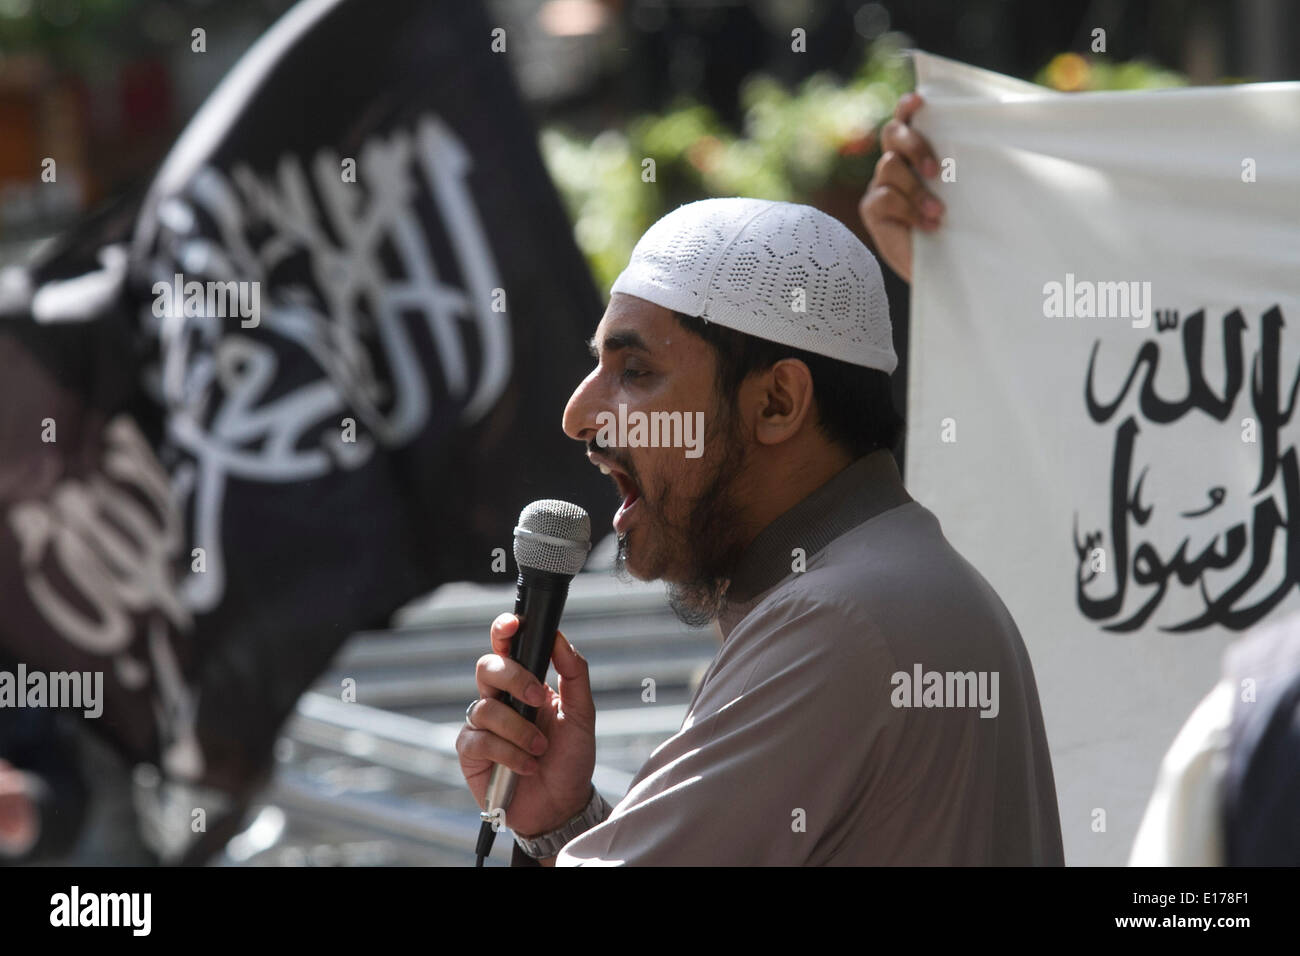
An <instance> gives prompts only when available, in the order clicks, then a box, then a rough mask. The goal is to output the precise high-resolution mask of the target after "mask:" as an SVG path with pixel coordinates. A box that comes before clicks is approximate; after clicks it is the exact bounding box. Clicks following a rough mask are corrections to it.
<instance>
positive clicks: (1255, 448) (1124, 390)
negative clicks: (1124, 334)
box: [1074, 305, 1300, 632]
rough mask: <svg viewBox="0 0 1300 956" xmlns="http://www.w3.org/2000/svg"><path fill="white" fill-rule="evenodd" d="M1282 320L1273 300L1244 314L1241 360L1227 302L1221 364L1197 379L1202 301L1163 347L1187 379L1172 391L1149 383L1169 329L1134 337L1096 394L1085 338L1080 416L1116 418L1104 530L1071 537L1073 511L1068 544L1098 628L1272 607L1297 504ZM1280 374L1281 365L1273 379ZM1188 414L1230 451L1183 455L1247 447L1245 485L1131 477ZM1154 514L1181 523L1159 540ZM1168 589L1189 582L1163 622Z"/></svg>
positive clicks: (1183, 623)
mask: <svg viewBox="0 0 1300 956" xmlns="http://www.w3.org/2000/svg"><path fill="white" fill-rule="evenodd" d="M1178 324H1179V323H1178V315H1177V313H1176V312H1168V311H1167V312H1164V313H1157V328H1158V329H1159V330H1160V331H1161V332H1162V333H1164V332H1168V333H1175V334H1176V333H1177V330H1178ZM1284 324H1285V323H1284V321H1283V316H1282V310H1281V308H1280V306H1278V305H1274V306H1273V307H1272V308H1269V309H1268V310H1267V311H1265V312H1264V313H1263V315H1262V316H1261V317H1260V319H1259V322H1258V325H1257V329H1258V332H1257V334H1258V344H1257V346H1256V347H1255V349H1254V351H1253V352H1252V354H1251V355H1250V356H1249V357H1248V356H1247V355H1246V352H1245V347H1246V346H1245V341H1244V340H1245V339H1246V337H1247V335H1248V334H1249V333H1250V331H1251V330H1250V329H1249V327H1248V323H1247V321H1246V319H1245V317H1244V316H1243V315H1242V313H1241V311H1240V310H1239V309H1238V310H1233V311H1232V312H1229V313H1228V314H1227V315H1225V316H1224V318H1223V322H1222V336H1223V340H1222V356H1223V363H1222V370H1221V375H1219V374H1210V375H1208V376H1207V369H1206V359H1205V354H1204V346H1205V314H1204V310H1199V311H1197V312H1195V313H1193V314H1191V315H1189V316H1188V317H1187V318H1186V320H1185V321H1184V322H1183V323H1182V329H1181V335H1180V336H1179V341H1180V345H1181V352H1182V354H1181V356H1175V361H1177V359H1178V358H1181V360H1182V361H1183V362H1184V363H1185V372H1186V377H1187V386H1186V389H1185V392H1183V393H1182V394H1177V395H1174V394H1168V390H1166V393H1164V394H1162V393H1161V391H1160V390H1159V389H1158V388H1157V386H1156V377H1157V371H1158V369H1159V368H1160V362H1161V359H1162V358H1164V359H1166V361H1168V359H1169V357H1170V356H1169V355H1168V352H1169V351H1171V348H1170V347H1171V346H1173V339H1174V337H1175V336H1174V334H1169V335H1161V336H1160V337H1159V338H1151V339H1147V340H1146V341H1145V342H1143V344H1142V345H1141V346H1140V347H1139V349H1138V351H1137V354H1136V356H1135V357H1134V358H1133V360H1132V363H1131V365H1130V366H1129V368H1128V372H1127V375H1126V376H1125V377H1124V379H1123V381H1122V384H1121V385H1120V387H1119V388H1118V389H1116V390H1113V391H1112V392H1111V393H1110V394H1107V395H1099V394H1098V392H1099V388H1098V385H1097V381H1096V380H1097V378H1098V377H1099V376H1098V353H1099V350H1100V347H1101V341H1100V340H1098V341H1096V342H1095V343H1094V344H1093V348H1092V354H1091V356H1090V357H1089V360H1088V371H1087V379H1086V383H1085V387H1084V400H1085V402H1086V405H1087V411H1088V415H1089V417H1090V418H1091V419H1092V421H1093V422H1095V423H1096V424H1098V425H1113V426H1114V427H1115V432H1114V445H1113V453H1112V456H1111V467H1110V489H1109V497H1110V516H1109V530H1108V531H1103V530H1100V529H1097V530H1092V531H1088V532H1085V533H1083V534H1082V536H1081V535H1080V531H1079V515H1078V513H1077V512H1076V514H1075V529H1074V549H1075V555H1076V557H1077V560H1078V573H1077V589H1076V594H1077V601H1078V606H1079V610H1080V611H1082V612H1083V614H1084V615H1085V616H1086V617H1087V618H1089V619H1090V620H1093V621H1099V622H1106V623H1105V624H1104V625H1103V627H1104V629H1105V630H1108V631H1134V630H1137V629H1138V628H1141V627H1143V626H1145V625H1147V624H1148V622H1151V623H1153V624H1156V625H1157V626H1158V627H1159V629H1160V630H1164V631H1178V632H1183V631H1195V630H1201V629H1204V628H1208V627H1212V626H1215V625H1219V626H1223V627H1226V628H1229V629H1231V630H1242V629H1245V628H1248V627H1250V626H1251V625H1253V624H1255V623H1256V622H1258V621H1259V620H1260V619H1261V618H1263V617H1264V616H1265V615H1267V614H1268V613H1269V612H1270V611H1271V610H1273V608H1275V607H1276V606H1277V605H1278V604H1280V603H1281V602H1282V601H1283V600H1284V599H1285V598H1286V597H1287V596H1288V595H1289V594H1290V593H1291V590H1292V588H1293V587H1294V586H1295V585H1296V583H1297V581H1298V580H1300V533H1297V531H1298V530H1300V529H1298V528H1297V525H1296V524H1295V523H1294V522H1293V521H1292V520H1291V516H1292V515H1294V514H1300V469H1298V467H1297V458H1296V447H1295V442H1294V437H1295V436H1294V435H1293V434H1291V433H1289V432H1288V430H1287V427H1286V426H1288V425H1289V424H1290V423H1291V419H1292V416H1293V414H1294V412H1295V407H1296V406H1295V403H1296V393H1297V389H1300V370H1289V369H1288V370H1284V369H1283V368H1282V357H1281V352H1282V350H1281V345H1282V329H1283V327H1284ZM1162 345H1163V346H1164V348H1163V350H1162ZM1173 347H1174V348H1177V346H1173ZM1247 358H1249V366H1247ZM1247 369H1249V382H1248V380H1247ZM1215 371H1216V372H1217V371H1218V370H1217V369H1216V370H1215ZM1284 371H1290V372H1291V373H1292V374H1291V377H1290V378H1289V380H1287V381H1285V382H1284V380H1283V375H1284ZM1247 384H1249V388H1248V390H1247ZM1243 392H1244V393H1245V394H1243ZM1239 398H1240V399H1242V401H1241V407H1240V408H1239V407H1238V399H1239ZM1126 401H1128V403H1129V404H1128V406H1127V407H1128V408H1130V409H1132V407H1133V405H1134V403H1135V404H1136V414H1134V413H1130V414H1128V415H1124V416H1121V415H1120V409H1121V407H1122V406H1125V403H1126ZM1198 414H1199V415H1204V416H1209V418H1210V419H1212V420H1213V421H1214V422H1217V423H1221V424H1222V426H1223V427H1222V430H1221V431H1220V432H1219V434H1221V436H1222V442H1223V443H1227V442H1233V443H1239V444H1236V445H1234V446H1233V447H1231V448H1229V447H1227V446H1226V444H1224V445H1219V444H1217V439H1216V444H1215V445H1210V444H1206V445H1205V446H1204V447H1199V446H1198V447H1197V448H1196V449H1195V454H1196V455H1197V456H1205V457H1206V460H1209V459H1210V458H1212V457H1213V456H1215V455H1225V454H1229V453H1237V452H1238V450H1239V449H1248V450H1249V453H1250V455H1251V456H1252V458H1253V459H1254V460H1253V467H1255V468H1256V469H1257V470H1256V480H1255V483H1254V486H1253V487H1250V488H1248V487H1241V488H1234V487H1230V486H1227V485H1225V484H1217V483H1216V484H1212V485H1210V486H1209V487H1206V488H1199V487H1197V486H1196V484H1195V481H1194V480H1192V481H1191V487H1192V489H1193V490H1192V496H1193V500H1183V499H1182V496H1181V495H1179V496H1177V500H1173V499H1171V498H1167V497H1160V496H1158V495H1156V494H1153V493H1152V492H1151V491H1150V489H1149V486H1148V487H1144V485H1145V484H1146V483H1147V479H1148V478H1149V477H1150V476H1151V474H1152V472H1151V469H1152V467H1153V466H1155V467H1159V465H1160V464H1161V462H1160V461H1159V460H1155V459H1152V457H1151V454H1150V449H1149V448H1145V455H1144V443H1149V442H1150V441H1151V440H1152V439H1153V437H1158V436H1159V435H1160V434H1161V432H1162V431H1163V430H1168V429H1170V428H1172V427H1173V426H1175V424H1176V423H1179V422H1180V421H1183V420H1185V419H1186V418H1187V417H1189V416H1194V415H1198ZM1143 462H1145V463H1143ZM1135 471H1136V474H1135ZM1180 480H1184V479H1182V478H1181V477H1180ZM1185 483H1186V481H1185ZM1197 496H1200V497H1199V498H1197ZM1247 501H1248V502H1249V511H1248V512H1242V511H1240V510H1238V511H1237V512H1236V514H1237V515H1242V516H1243V517H1242V518H1241V520H1237V521H1235V522H1234V523H1232V524H1230V525H1229V526H1226V527H1224V526H1223V525H1224V523H1225V521H1229V520H1231V511H1230V509H1228V508H1226V507H1225V503H1227V502H1231V503H1234V504H1235V505H1236V506H1237V507H1238V509H1240V508H1241V507H1242V506H1243V505H1244V504H1245V503H1246V502H1247ZM1167 512H1170V513H1167ZM1153 515H1156V516H1159V517H1163V518H1165V519H1171V518H1177V519H1182V521H1183V522H1184V523H1183V524H1182V525H1180V527H1182V528H1186V529H1191V530H1190V531H1187V532H1186V533H1181V534H1180V538H1179V539H1178V540H1173V539H1166V538H1165V536H1163V535H1161V534H1159V533H1157V532H1156V530H1155V528H1156V525H1157V522H1153V521H1152V518H1153ZM1225 516H1227V517H1225ZM1186 522H1192V524H1186ZM1163 527H1166V528H1167V527H1169V523H1168V521H1166V523H1165V524H1164V525H1163ZM1279 554H1280V555H1281V556H1282V558H1281V566H1280V567H1279V566H1278V565H1279V560H1278V558H1279ZM1175 587H1177V588H1182V589H1185V590H1187V591H1190V592H1191V594H1190V595H1189V599H1190V600H1191V601H1192V602H1193V604H1194V605H1196V607H1195V609H1194V610H1193V612H1192V613H1191V614H1190V616H1188V615H1187V614H1185V613H1181V612H1180V613H1178V614H1166V615H1165V617H1167V618H1168V620H1165V619H1162V618H1161V616H1159V615H1157V611H1158V609H1159V608H1160V606H1161V603H1162V601H1164V600H1165V598H1166V597H1167V596H1168V595H1169V594H1170V593H1171V589H1172V588H1175ZM1180 603H1181V602H1180ZM1153 616H1155V617H1156V619H1155V620H1154V621H1153V620H1152V618H1153Z"/></svg>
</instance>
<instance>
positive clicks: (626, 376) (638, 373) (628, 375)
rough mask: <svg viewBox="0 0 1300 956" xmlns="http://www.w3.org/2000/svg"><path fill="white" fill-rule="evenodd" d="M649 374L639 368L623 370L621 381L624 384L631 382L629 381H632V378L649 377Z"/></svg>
mask: <svg viewBox="0 0 1300 956" xmlns="http://www.w3.org/2000/svg"><path fill="white" fill-rule="evenodd" d="M649 374H650V373H649V372H647V371H646V370H645V369H641V368H625V369H623V380H624V381H625V382H626V381H631V380H632V379H634V378H644V377H645V376H647V375H649Z"/></svg>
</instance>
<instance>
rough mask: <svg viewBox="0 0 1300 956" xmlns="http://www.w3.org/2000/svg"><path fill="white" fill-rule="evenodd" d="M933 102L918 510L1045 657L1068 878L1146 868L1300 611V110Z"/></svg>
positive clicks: (916, 416) (935, 96)
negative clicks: (1244, 686) (1181, 766)
mask: <svg viewBox="0 0 1300 956" xmlns="http://www.w3.org/2000/svg"><path fill="white" fill-rule="evenodd" d="M917 83H918V89H919V90H920V92H921V94H922V95H923V96H924V97H925V99H926V105H925V106H924V107H923V108H922V109H921V111H920V112H919V113H918V114H917V116H916V119H915V120H914V124H915V126H916V128H917V129H918V130H920V131H921V132H922V133H923V134H924V135H925V136H926V137H928V138H929V140H930V142H931V144H932V145H933V147H934V150H935V153H936V155H937V156H938V157H939V161H940V164H941V166H942V167H943V169H944V171H943V173H942V174H941V177H940V179H939V180H927V183H929V184H930V186H931V188H932V189H933V190H934V191H935V192H936V194H937V195H938V196H939V197H940V198H941V199H942V200H943V202H944V203H945V205H946V206H947V212H946V214H945V219H944V225H943V226H942V228H941V229H939V230H938V231H937V232H935V233H933V234H929V235H924V234H920V233H918V234H917V236H916V239H915V262H914V270H913V283H912V315H911V344H910V348H911V363H912V364H911V369H910V383H911V384H910V395H909V402H908V417H909V426H908V438H907V484H908V488H909V489H910V491H911V492H912V494H913V495H914V496H915V497H916V498H917V500H919V501H920V502H922V503H923V504H925V505H926V506H927V507H929V508H931V509H932V510H933V511H934V512H935V513H936V514H937V515H938V516H939V519H940V521H941V522H942V523H943V528H944V531H945V533H946V534H947V536H948V538H949V540H951V541H952V543H953V544H954V545H955V546H956V547H957V549H958V550H960V551H961V552H962V553H963V554H964V555H965V556H966V557H967V558H968V559H969V560H970V561H971V562H972V563H973V564H974V565H975V566H976V567H977V568H978V569H979V570H980V571H981V572H982V573H983V574H984V576H985V577H987V578H988V580H989V581H990V583H992V585H993V586H994V588H996V590H997V591H998V593H999V594H1000V595H1001V597H1002V599H1003V600H1004V601H1005V602H1006V604H1007V607H1008V608H1009V609H1010V610H1011V613H1012V614H1013V615H1014V617H1015V619H1016V622H1017V624H1018V625H1019V627H1020V631H1021V634H1022V635H1023V637H1024V640H1025V644H1026V646H1027V647H1028V648H1029V653H1030V656H1031V658H1032V661H1033V664H1034V670H1035V674H1036V676H1037V679H1038V688H1039V692H1040V694H1041V697H1042V705H1043V715H1044V719H1045V721H1046V725H1047V734H1048V739H1049V741H1050V743H1051V749H1052V760H1053V767H1054V770H1055V774H1056V785H1057V792H1058V795H1059V799H1060V809H1061V827H1062V831H1063V835H1064V839H1065V854H1066V861H1067V863H1069V864H1073V865H1079V864H1123V863H1124V862H1125V861H1126V860H1127V858H1128V853H1129V849H1130V847H1131V844H1132V841H1133V836H1134V834H1135V832H1136V830H1137V826H1138V823H1139V822H1140V820H1141V815H1142V811H1143V809H1144V807H1145V804H1146V801H1147V798H1148V797H1149V796H1150V793H1151V790H1152V787H1153V785H1154V783H1155V777H1156V770H1157V768H1158V766H1159V762H1160V759H1161V757H1162V755H1163V754H1164V752H1165V750H1166V749H1167V748H1168V746H1169V744H1170V743H1171V742H1172V740H1173V739H1174V736H1175V734H1176V733H1177V731H1178V728H1179V727H1180V726H1181V725H1182V723H1183V721H1184V720H1185V719H1186V718H1187V717H1188V715H1189V714H1190V713H1191V711H1192V710H1193V708H1194V707H1195V705H1196V704H1197V702H1198V701H1199V700H1200V699H1201V698H1202V697H1203V696H1204V695H1205V694H1206V693H1208V692H1209V690H1210V688H1211V687H1212V686H1213V685H1214V684H1215V682H1216V681H1217V679H1218V677H1219V671H1220V656H1221V654H1222V651H1223V649H1224V647H1225V646H1226V645H1227V644H1228V643H1229V642H1230V641H1231V640H1232V639H1233V638H1234V637H1236V636H1239V635H1240V634H1241V632H1242V631H1243V630H1244V629H1246V628H1248V627H1250V626H1251V625H1252V624H1254V623H1255V622H1257V621H1260V620H1264V619H1266V618H1271V617H1273V616H1276V615H1278V614H1281V613H1284V612H1285V611H1287V610H1289V609H1294V608H1297V607H1300V599H1297V590H1298V589H1297V583H1300V464H1298V459H1297V453H1296V440H1297V438H1300V421H1298V420H1293V415H1292V413H1293V411H1294V410H1295V403H1296V401H1297V387H1298V386H1300V377H1298V376H1300V328H1298V327H1297V326H1300V84H1295V83H1286V84H1258V85H1249V86H1231V87H1213V88H1193V89H1181V90H1164V91H1150V92H1114V93H1110V92H1107V93H1081V94H1069V95H1065V94H1058V93H1054V92H1052V91H1050V90H1046V89H1043V88H1041V87H1037V86H1031V85H1028V84H1023V83H1020V82H1019V81H1016V80H1011V79H1009V78H1007V77H1004V76H999V75H997V74H993V73H987V72H984V71H980V70H975V69H973V68H971V67H967V66H963V65H961V64H957V63H953V62H951V61H948V60H943V59H941V58H937V57H932V56H929V55H926V54H917ZM1288 322H1289V323H1290V325H1288V324H1287V323H1288ZM935 597H936V600H941V599H942V595H936V596H935Z"/></svg>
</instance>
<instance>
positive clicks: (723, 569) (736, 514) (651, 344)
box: [564, 293, 749, 624]
mask: <svg viewBox="0 0 1300 956" xmlns="http://www.w3.org/2000/svg"><path fill="white" fill-rule="evenodd" d="M591 347H592V355H593V357H595V358H596V359H597V362H598V364H597V366H596V368H594V369H593V370H592V372H591V374H590V375H588V376H587V377H586V378H585V379H584V380H583V381H582V383H581V384H580V385H579V386H578V387H577V389H575V390H574V393H573V395H572V397H570V399H569V403H568V405H567V407H566V408H565V410H564V431H565V433H566V434H567V435H568V436H569V437H570V438H575V439H577V440H579V441H582V442H585V443H586V444H587V448H588V457H589V458H591V459H592V461H593V463H595V464H597V465H605V466H608V467H609V468H610V469H611V475H610V477H611V480H612V481H614V482H615V483H616V485H617V488H618V494H619V498H620V501H621V502H622V504H621V505H620V507H619V511H618V513H617V514H616V515H615V517H614V529H615V531H616V532H617V533H618V535H619V559H618V567H619V570H620V571H622V570H623V569H626V570H627V571H629V572H630V573H631V574H632V575H634V576H635V577H638V578H641V579H642V580H646V581H651V580H657V579H662V580H664V581H667V582H669V597H670V601H671V603H672V605H673V609H674V610H675V611H676V612H677V613H678V616H679V617H681V618H682V619H683V620H685V621H687V622H688V623H693V624H703V623H706V622H707V621H709V620H712V619H713V618H714V617H716V615H717V613H718V611H719V610H720V608H721V600H722V597H723V588H722V579H725V578H726V577H727V576H728V575H729V574H730V573H731V571H732V570H733V568H734V566H735V561H736V559H737V558H738V556H739V554H740V551H741V550H743V547H742V545H741V535H742V530H743V513H744V504H745V501H746V489H745V487H744V482H743V478H742V476H743V475H744V473H745V463H746V461H747V459H748V451H749V449H748V443H747V440H746V438H745V435H744V429H743V426H742V424H741V420H740V417H739V416H738V415H736V414H735V413H734V412H733V409H732V398H731V397H730V396H728V397H727V398H726V400H725V401H723V400H719V398H718V396H717V395H716V387H715V384H714V371H715V361H716V360H715V357H714V352H713V348H712V347H711V346H710V345H709V344H708V343H706V342H704V341H703V340H701V339H700V338H698V337H697V336H695V335H692V334H691V333H690V332H688V331H686V330H685V329H684V328H682V326H681V325H680V323H678V321H677V319H676V317H674V315H673V314H672V312H670V311H668V310H667V309H665V308H662V307H660V306H657V305H654V304H653V303H650V302H647V301H646V300H644V299H640V298H637V297H635V296H630V295H623V294H621V293H617V294H615V295H614V296H613V297H612V298H611V300H610V303H609V308H608V309H606V310H605V315H604V317H603V318H602V319H601V321H600V324H599V325H598V326H597V327H596V334H595V336H594V337H593V338H592V340H591ZM620 405H622V406H624V408H623V409H622V410H620V408H619V406H620ZM654 412H659V413H674V412H676V413H679V416H680V419H681V421H682V429H680V430H678V431H677V432H675V434H678V435H681V436H683V437H685V436H686V434H687V430H688V429H690V428H694V427H695V425H696V423H697V422H698V421H699V420H700V418H701V416H700V415H697V413H702V420H703V424H704V433H703V435H700V434H697V433H694V432H691V434H690V437H691V438H693V440H694V447H693V448H687V447H649V446H648V445H647V444H645V442H646V441H648V440H653V438H654V437H658V438H661V439H662V438H665V437H666V434H665V433H667V431H668V429H666V428H662V427H661V428H659V429H655V428H647V429H646V435H645V437H644V438H642V439H641V440H640V443H639V442H638V439H637V438H636V436H635V432H634V430H633V425H634V424H635V423H636V421H637V420H638V418H639V419H640V420H641V421H642V422H651V421H654V420H655V419H654V417H653V414H652V413H654ZM620 419H622V420H623V421H625V422H626V423H627V425H628V427H627V429H626V434H625V435H621V436H620V435H619V434H618V433H617V430H616V428H613V427H610V426H611V423H617V422H618V421H619V420H620ZM658 420H659V421H660V422H663V421H666V419H665V418H664V416H663V415H660V417H659V419H658ZM688 423H689V424H688ZM602 426H605V430H604V433H603V435H602ZM602 437H603V438H607V439H608V441H609V444H607V445H602V444H600V441H599V440H598V439H599V438H602ZM688 451H689V452H690V453H691V454H692V455H695V454H698V455H699V457H688V454H687V453H688Z"/></svg>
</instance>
